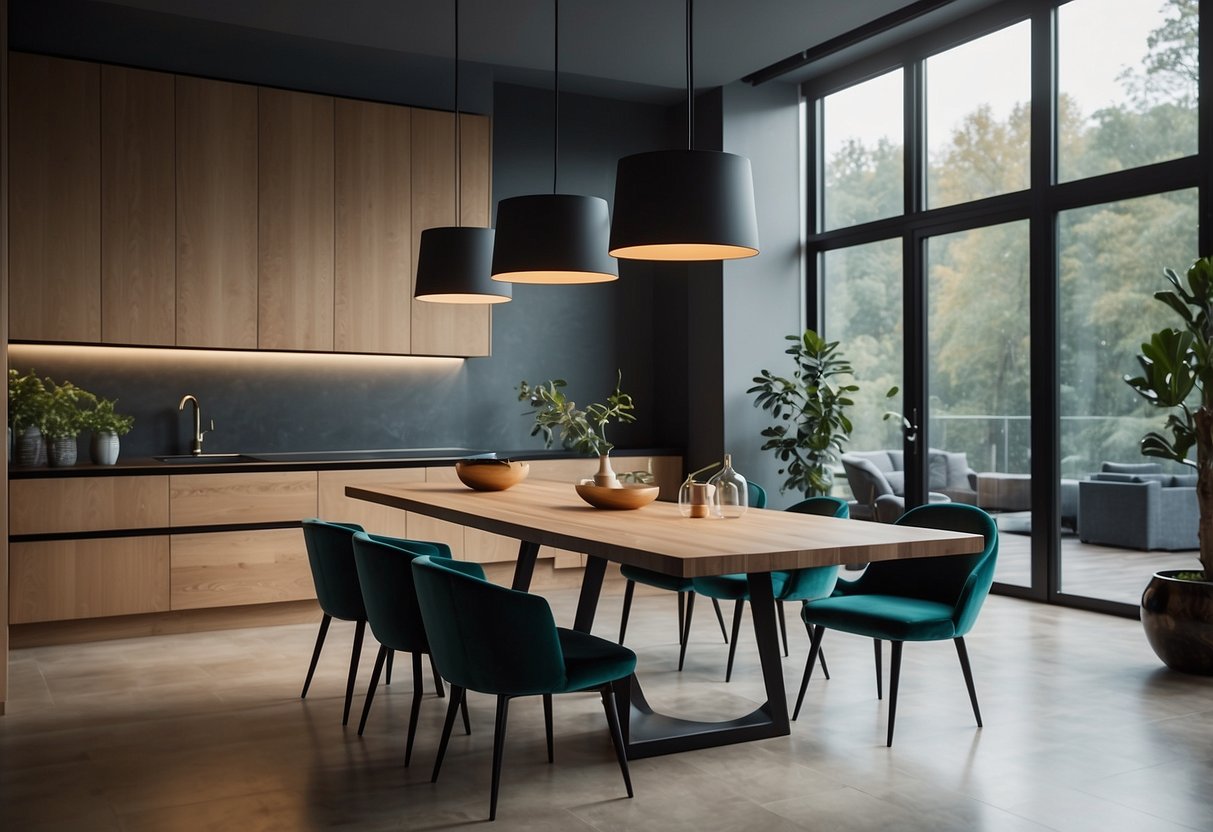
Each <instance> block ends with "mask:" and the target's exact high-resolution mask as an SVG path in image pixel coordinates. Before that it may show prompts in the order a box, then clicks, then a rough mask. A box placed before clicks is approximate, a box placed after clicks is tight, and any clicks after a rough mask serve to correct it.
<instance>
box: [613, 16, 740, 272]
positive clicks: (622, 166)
mask: <svg viewBox="0 0 1213 832" xmlns="http://www.w3.org/2000/svg"><path fill="white" fill-rule="evenodd" d="M692 12H693V8H692V2H691V0H687V4H686V28H687V46H686V58H687V149H686V150H658V151H653V152H650V153H637V154H635V155H633V156H625V157H624V158H622V159H620V160H619V167H618V168H617V170H616V172H615V220H614V224H613V225H612V226H611V246H610V253H611V255H612V256H614V257H619V258H623V259H626V260H682V261H691V260H734V259H737V258H741V257H753V256H754V255H755V254H757V253H758V216H757V212H756V211H755V210H754V175H753V172H752V171H751V169H750V160H749V159H747V158H745V157H744V156H737V155H735V154H733V153H722V152H720V151H716V150H695V82H694V52H693V44H692V26H691V23H692Z"/></svg>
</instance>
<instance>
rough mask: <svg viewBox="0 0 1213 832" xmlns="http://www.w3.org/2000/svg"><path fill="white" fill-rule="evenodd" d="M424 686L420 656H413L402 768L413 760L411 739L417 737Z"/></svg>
mask: <svg viewBox="0 0 1213 832" xmlns="http://www.w3.org/2000/svg"><path fill="white" fill-rule="evenodd" d="M424 693H425V685H424V684H422V681H421V654H420V653H414V654H413V707H412V708H410V709H409V738H408V740H407V741H406V742H405V744H404V767H405V768H408V767H409V762H410V761H411V760H412V758H413V738H414V737H415V736H417V715H418V714H420V713H421V697H422V695H423V694H424Z"/></svg>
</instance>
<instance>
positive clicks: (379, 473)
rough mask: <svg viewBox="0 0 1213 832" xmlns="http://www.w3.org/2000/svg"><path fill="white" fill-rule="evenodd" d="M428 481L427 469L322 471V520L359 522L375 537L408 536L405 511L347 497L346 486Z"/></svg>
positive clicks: (368, 486) (320, 513) (320, 482)
mask: <svg viewBox="0 0 1213 832" xmlns="http://www.w3.org/2000/svg"><path fill="white" fill-rule="evenodd" d="M424 479H425V469H424V468H372V469H366V470H361V471H357V470H355V471H321V472H320V480H319V484H320V511H319V513H318V514H317V516H318V517H320V518H321V519H322V520H329V521H335V522H338V523H357V524H358V525H359V526H362V528H364V529H366V530H367V531H368V532H371V533H372V534H386V535H390V536H392V537H409V534H408V523H407V518H406V512H403V511H401V510H400V509H398V508H392V507H390V506H381V505H378V504H377V503H368V502H367V501H366V500H355V499H353V498H351V497H347V496H345V487H346V486H347V485H355V486H365V487H367V488H373V487H375V486H381V485H384V486H390V485H404V484H405V483H411V482H421V481H423V480H424Z"/></svg>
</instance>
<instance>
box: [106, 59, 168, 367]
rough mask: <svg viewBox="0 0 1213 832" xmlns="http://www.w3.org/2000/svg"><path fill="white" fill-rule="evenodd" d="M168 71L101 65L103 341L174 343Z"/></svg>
mask: <svg viewBox="0 0 1213 832" xmlns="http://www.w3.org/2000/svg"><path fill="white" fill-rule="evenodd" d="M173 132H174V125H173V76H172V75H167V74H165V73H163V72H147V71H145V70H141V69H126V68H124V67H117V66H103V67H102V68H101V340H102V341H104V342H106V343H111V344H157V345H162V346H172V345H173V344H174V343H175V342H176V326H177V319H176V300H177V290H176V284H175V273H176V266H175V263H174V261H175V257H176V252H175V250H174V234H175V224H174V222H173V205H174V199H175V193H176V186H175V184H174V176H175V175H176V173H175V166H174V156H175V152H174V147H173V141H174V140H173Z"/></svg>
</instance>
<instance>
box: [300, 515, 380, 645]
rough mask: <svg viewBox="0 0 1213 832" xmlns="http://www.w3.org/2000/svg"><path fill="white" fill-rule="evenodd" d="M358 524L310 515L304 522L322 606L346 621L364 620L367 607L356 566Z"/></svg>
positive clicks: (360, 528)
mask: <svg viewBox="0 0 1213 832" xmlns="http://www.w3.org/2000/svg"><path fill="white" fill-rule="evenodd" d="M360 531H362V527H361V526H358V525H355V524H354V523H329V522H326V521H324V520H317V519H315V518H310V519H308V520H304V521H303V542H304V545H306V546H307V561H308V564H309V565H310V566H311V567H312V583H314V584H315V585H316V599H317V600H318V601H319V602H320V608H321V609H322V610H324V611H325V613H327V614H328V615H331V616H332V617H333V618H338V619H341V620H342V621H363V620H365V619H366V606H365V605H364V604H363V603H362V589H361V587H360V586H359V584H358V567H357V566H355V565H354V544H353V540H354V533H355V532H360Z"/></svg>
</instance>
